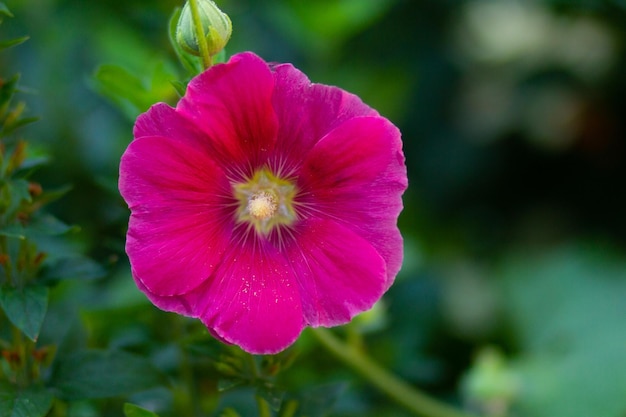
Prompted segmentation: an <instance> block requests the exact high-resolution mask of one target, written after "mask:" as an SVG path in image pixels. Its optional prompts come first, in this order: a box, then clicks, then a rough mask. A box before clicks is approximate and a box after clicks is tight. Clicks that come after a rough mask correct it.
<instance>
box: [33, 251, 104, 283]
mask: <svg viewBox="0 0 626 417" xmlns="http://www.w3.org/2000/svg"><path fill="white" fill-rule="evenodd" d="M105 274H106V271H105V270H104V268H103V267H102V266H100V264H98V263H97V262H95V261H93V260H91V259H89V258H86V257H82V256H76V257H72V258H62V259H59V260H57V261H56V262H54V263H53V264H52V265H49V266H47V267H46V268H45V269H44V271H43V272H42V274H41V278H42V279H45V280H53V281H56V280H62V279H96V278H101V277H103V276H104V275H105Z"/></svg>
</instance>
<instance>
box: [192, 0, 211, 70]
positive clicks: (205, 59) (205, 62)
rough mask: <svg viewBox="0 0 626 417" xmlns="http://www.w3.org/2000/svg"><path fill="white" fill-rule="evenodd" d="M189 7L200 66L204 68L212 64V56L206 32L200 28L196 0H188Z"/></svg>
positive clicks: (200, 22) (200, 23)
mask: <svg viewBox="0 0 626 417" xmlns="http://www.w3.org/2000/svg"><path fill="white" fill-rule="evenodd" d="M189 7H190V8H191V17H192V19H193V26H194V29H195V31H196V38H197V41H198V47H199V48H200V56H201V57H202V67H203V68H204V69H205V70H206V69H208V68H209V67H211V65H213V58H212V57H211V55H210V54H209V45H208V44H207V41H206V34H205V33H204V29H203V28H202V21H201V20H200V11H199V10H198V0H189Z"/></svg>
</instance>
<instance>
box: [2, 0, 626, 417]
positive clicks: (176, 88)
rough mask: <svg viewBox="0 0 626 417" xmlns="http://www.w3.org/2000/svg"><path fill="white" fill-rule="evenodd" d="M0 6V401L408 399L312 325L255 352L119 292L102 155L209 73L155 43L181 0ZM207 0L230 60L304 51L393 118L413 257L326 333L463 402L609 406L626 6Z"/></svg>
mask: <svg viewBox="0 0 626 417" xmlns="http://www.w3.org/2000/svg"><path fill="white" fill-rule="evenodd" d="M6 3H7V4H6V5H5V4H4V3H0V17H2V18H3V19H4V21H3V23H2V29H3V32H2V39H0V48H2V51H0V63H2V65H0V68H2V74H0V76H1V77H2V78H1V79H0V80H1V82H0V122H1V124H0V126H1V131H0V136H1V137H2V146H1V148H0V149H1V152H0V155H1V163H0V187H1V188H0V242H1V245H2V246H1V250H0V265H1V266H0V283H1V287H0V307H1V310H2V313H0V351H1V353H2V357H1V359H0V416H5V415H6V416H35V417H36V416H45V415H49V416H55V417H57V416H58V417H60V416H77V415H80V416H105V417H106V416H119V415H126V417H143V416H155V415H158V416H160V417H168V416H255V415H259V411H258V410H259V409H261V410H266V412H268V413H270V414H269V415H273V416H278V417H290V416H309V417H311V416H324V415H327V416H337V417H338V416H341V417H350V416H365V417H367V416H381V415H384V416H386V415H391V416H400V417H402V416H405V415H408V414H407V413H406V412H405V411H403V410H402V409H400V408H398V407H397V406H396V405H395V404H393V403H391V402H390V401H389V400H388V399H387V398H385V397H383V396H382V395H381V394H380V393H378V391H375V390H374V389H373V388H372V386H371V385H370V384H369V383H367V382H366V381H364V380H362V379H360V378H359V377H357V376H356V375H355V374H354V373H352V372H351V371H350V370H349V369H348V368H346V367H345V366H344V364H343V363H341V362H339V361H337V360H336V359H334V358H332V357H331V356H329V355H328V354H327V353H326V351H324V350H322V349H323V348H322V347H320V345H319V344H318V343H317V342H316V340H315V339H314V338H313V337H311V334H309V333H304V334H303V336H302V337H301V338H300V340H299V341H298V342H297V344H296V345H295V346H294V347H293V348H291V349H289V350H288V351H286V352H283V353H282V354H280V355H277V356H268V357H252V358H251V357H249V356H247V355H245V354H243V353H242V352H241V351H239V350H238V349H237V348H234V347H231V346H224V345H222V344H221V343H219V342H217V341H216V340H214V339H212V338H211V337H210V336H209V335H208V334H207V333H206V331H205V329H204V328H203V327H202V326H201V325H199V324H197V323H195V322H193V321H190V320H186V319H184V318H180V317H177V316H175V315H172V314H168V313H164V312H161V311H157V310H156V309H154V308H153V307H152V306H151V305H150V304H149V303H148V302H147V301H146V300H145V299H144V297H143V296H142V294H141V293H139V292H138V291H137V290H136V288H135V287H134V283H133V282H132V278H131V276H130V272H129V270H128V265H127V263H126V259H125V255H124V242H123V236H124V231H125V227H126V222H127V216H128V212H127V210H126V207H124V205H123V203H122V201H121V200H120V198H119V196H118V195H117V190H116V182H117V167H118V165H117V164H118V161H119V156H120V154H121V153H122V150H123V149H124V148H125V147H126V145H127V144H128V141H129V140H130V139H131V137H132V135H131V130H130V129H131V128H132V120H133V119H134V117H135V116H136V115H137V114H138V113H140V112H142V111H144V110H145V109H146V108H147V107H149V106H150V105H151V104H153V103H154V102H156V101H166V102H168V103H170V104H174V103H175V102H176V100H177V99H178V97H179V95H180V94H181V93H182V92H183V91H184V86H185V83H186V82H187V81H188V80H189V78H190V77H191V76H192V75H193V74H194V73H196V72H197V71H198V70H199V68H200V63H199V61H198V60H197V59H195V58H193V57H190V56H185V55H183V53H181V51H180V50H178V51H177V50H175V48H172V46H171V44H170V43H169V39H168V19H169V18H170V16H171V13H172V9H173V8H174V7H177V6H178V7H180V6H182V2H180V3H177V2H172V1H166V0H159V1H148V0H133V1H120V0H114V1H109V2H84V1H81V0H64V1H58V2H54V1H41V2H34V1H31V0H25V1H13V2H11V1H7V2H6ZM218 3H219V4H220V6H221V7H222V9H223V10H224V11H227V12H228V13H229V15H230V17H231V20H232V21H233V35H232V39H231V42H230V43H229V45H228V47H227V51H226V55H231V54H232V53H234V52H238V51H241V50H247V49H250V50H253V51H255V52H256V53H258V54H260V55H261V56H263V57H264V58H265V59H267V60H268V61H272V60H273V61H287V62H294V64H295V65H296V66H297V67H298V68H301V69H303V70H304V71H305V72H306V73H307V74H309V76H310V78H311V79H312V80H313V81H316V82H322V83H325V84H335V85H339V86H341V87H342V88H345V89H347V90H350V91H353V92H355V93H357V94H359V95H360V96H361V97H362V98H363V99H364V101H365V102H367V103H368V104H371V105H372V106H373V107H375V108H377V109H379V110H380V111H381V113H382V114H383V115H385V116H386V117H389V118H390V119H391V120H393V121H394V122H395V123H397V124H398V125H399V126H400V128H401V131H402V132H403V138H404V147H405V153H406V155H407V166H408V168H409V175H410V188H409V192H408V193H407V194H406V196H405V206H406V208H405V211H404V214H403V215H402V217H401V222H400V225H401V230H402V231H403V235H404V236H405V251H406V253H405V263H404V267H403V270H402V272H401V274H400V276H399V277H398V279H397V282H396V283H395V284H394V285H393V286H392V287H391V288H390V290H389V291H388V293H387V294H386V295H385V298H384V300H383V303H381V304H380V305H378V306H377V308H376V310H374V311H373V312H372V313H371V315H370V316H369V317H360V318H358V319H357V320H355V321H354V322H353V323H351V324H350V325H348V326H345V327H344V328H341V329H338V330H337V331H335V333H334V334H335V335H337V336H339V337H341V338H342V339H343V340H345V341H346V343H348V344H349V345H350V346H351V347H353V348H355V349H359V350H360V351H362V352H365V353H368V354H369V355H370V356H371V357H373V358H375V359H376V361H378V362H379V363H381V364H382V365H384V366H385V367H386V368H388V369H391V370H392V371H394V372H395V373H396V374H398V375H400V376H401V377H403V378H404V379H405V380H406V381H408V382H409V383H410V384H412V385H413V386H418V387H421V388H423V389H424V390H425V391H427V392H428V393H430V394H432V395H433V396H435V397H437V398H439V399H442V400H443V401H445V402H447V403H449V404H452V405H454V406H456V407H458V408H459V409H465V410H470V411H475V412H479V413H482V414H483V415H486V416H500V417H503V416H506V417H516V416H528V417H544V416H546V417H548V416H549V417H576V416H600V417H622V416H623V415H624V413H625V412H626V404H625V403H624V392H625V390H626V380H624V375H626V360H625V358H626V355H624V342H623V340H624V335H625V334H626V329H625V328H624V323H623V320H622V318H623V317H624V314H625V313H626V311H624V306H625V305H626V304H625V302H624V296H623V295H624V294H625V291H626V288H624V283H625V282H626V277H625V276H624V271H625V268H626V251H625V249H624V242H626V222H625V221H624V216H623V212H624V208H625V207H624V199H623V197H622V191H621V190H622V183H623V179H624V175H625V174H626V172H625V167H626V148H625V147H624V146H623V145H624V143H623V142H624V141H623V132H624V131H626V126H625V120H626V119H625V118H624V117H623V112H624V111H623V109H624V108H626V106H625V103H624V97H626V83H625V82H624V78H623V73H624V69H625V67H626V59H624V57H625V56H626V55H624V53H623V52H624V45H625V44H626V43H625V42H624V41H625V40H626V30H625V28H626V25H624V22H625V19H626V8H625V7H624V2H623V1H619V0H597V1H596V0H588V1H560V0H543V1H536V2H515V1H509V0H506V1H488V0H472V1H454V2H453V1H438V0H437V1H435V0H415V1H400V0H396V1H371V2H369V1H356V0H355V1H351V0H324V1H320V2H319V4H318V3H316V4H315V5H310V6H309V5H307V2H298V1H295V0H293V1H292V0H271V1H267V2H256V1H252V0H224V1H222V2H218ZM7 6H8V7H7ZM9 8H10V9H9ZM13 15H15V16H13ZM175 21H176V18H175V17H174V18H173V19H172V22H175ZM51 22H52V23H51ZM172 29H173V26H170V32H171V30H172ZM25 33H27V34H29V35H30V39H29V41H28V42H24V41H26V39H27V37H25V36H24V34H25ZM224 58H225V57H223V58H222V59H224ZM179 60H182V61H183V64H178V61H179ZM15 73H19V74H20V75H12V74H15ZM26 86H28V87H30V88H27V87H26ZM33 91H34V92H35V94H31V93H32V92H33ZM27 103H28V104H27ZM31 110H36V113H38V114H40V115H41V119H40V120H39V121H38V122H37V123H31V122H33V121H34V120H35V118H33V117H31ZM25 138H28V139H25ZM60 184H72V187H71V189H70V188H69V187H60V188H59V185H60ZM60 219H62V220H60ZM70 225H78V226H70Z"/></svg>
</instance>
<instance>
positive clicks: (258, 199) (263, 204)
mask: <svg viewBox="0 0 626 417" xmlns="http://www.w3.org/2000/svg"><path fill="white" fill-rule="evenodd" d="M277 208H278V204H276V197H274V196H273V195H272V194H270V193H269V192H267V191H261V192H259V193H256V194H253V195H252V196H251V197H250V198H249V199H248V212H249V213H250V215H251V216H252V217H254V218H255V219H257V220H267V219H269V218H271V217H272V216H273V215H274V213H276V209H277Z"/></svg>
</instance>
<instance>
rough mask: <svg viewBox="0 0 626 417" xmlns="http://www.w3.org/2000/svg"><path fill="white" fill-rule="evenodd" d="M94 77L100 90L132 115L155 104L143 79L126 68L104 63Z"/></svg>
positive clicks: (134, 115)
mask: <svg viewBox="0 0 626 417" xmlns="http://www.w3.org/2000/svg"><path fill="white" fill-rule="evenodd" d="M94 78H95V80H96V88H97V89H98V90H99V92H100V93H101V94H103V95H105V96H106V97H108V98H109V99H111V100H113V101H114V102H115V103H116V104H117V105H118V106H119V107H121V108H122V110H123V111H124V113H126V114H127V115H128V116H130V117H136V116H137V115H138V114H139V113H141V112H143V111H146V110H147V109H148V108H149V107H150V106H151V105H152V104H154V100H153V99H152V97H151V96H150V94H148V91H147V88H146V86H145V85H144V83H143V81H142V80H141V79H140V78H138V77H136V76H134V75H133V74H131V73H130V72H129V71H128V70H126V69H125V68H122V67H119V66H117V65H102V66H101V67H100V68H98V69H97V70H96V73H95V75H94Z"/></svg>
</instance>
